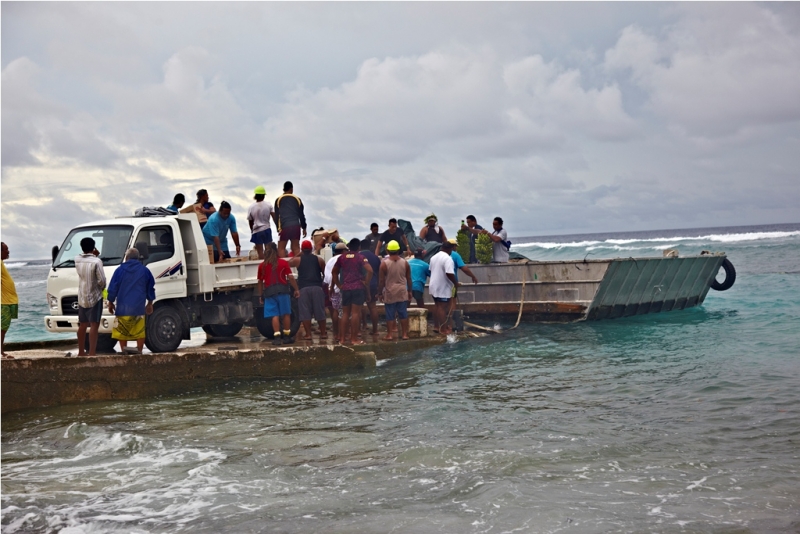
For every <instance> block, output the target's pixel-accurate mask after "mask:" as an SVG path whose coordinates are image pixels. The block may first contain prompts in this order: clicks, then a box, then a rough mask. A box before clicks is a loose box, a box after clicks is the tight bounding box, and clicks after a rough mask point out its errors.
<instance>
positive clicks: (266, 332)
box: [255, 308, 275, 339]
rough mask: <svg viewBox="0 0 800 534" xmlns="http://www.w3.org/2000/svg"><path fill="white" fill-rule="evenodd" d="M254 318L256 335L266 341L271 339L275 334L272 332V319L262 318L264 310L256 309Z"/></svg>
mask: <svg viewBox="0 0 800 534" xmlns="http://www.w3.org/2000/svg"><path fill="white" fill-rule="evenodd" d="M255 316H256V328H257V329H258V333H259V334H261V335H262V336H264V337H265V338H267V339H272V336H273V335H274V334H275V331H274V330H272V317H270V318H269V319H265V318H264V308H257V309H256V310H255Z"/></svg>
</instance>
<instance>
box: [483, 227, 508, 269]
mask: <svg viewBox="0 0 800 534" xmlns="http://www.w3.org/2000/svg"><path fill="white" fill-rule="evenodd" d="M492 228H494V231H493V232H491V233H489V231H488V230H484V231H483V232H482V233H484V234H486V235H488V236H489V238H491V240H492V263H508V249H509V247H510V243H509V242H508V233H507V232H506V230H505V228H503V219H501V218H500V217H495V218H494V220H493V221H492Z"/></svg>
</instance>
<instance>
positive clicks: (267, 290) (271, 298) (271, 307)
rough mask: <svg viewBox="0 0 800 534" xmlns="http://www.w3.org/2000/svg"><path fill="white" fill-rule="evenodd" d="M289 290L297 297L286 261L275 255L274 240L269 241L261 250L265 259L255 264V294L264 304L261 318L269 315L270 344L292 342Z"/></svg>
mask: <svg viewBox="0 0 800 534" xmlns="http://www.w3.org/2000/svg"><path fill="white" fill-rule="evenodd" d="M292 290H294V298H300V288H299V287H297V282H296V281H295V279H294V277H293V276H292V269H291V267H289V262H288V261H286V260H284V259H283V258H278V247H277V246H276V245H275V243H274V242H273V243H268V244H267V246H266V250H265V251H264V261H263V262H262V263H261V265H259V266H258V296H259V302H261V303H262V304H263V305H264V318H265V319H269V318H272V331H273V332H274V333H273V336H272V344H273V345H280V344H282V343H283V344H287V345H288V344H290V343H294V338H293V337H292V298H291V295H292ZM281 321H282V322H283V325H282V326H283V330H281Z"/></svg>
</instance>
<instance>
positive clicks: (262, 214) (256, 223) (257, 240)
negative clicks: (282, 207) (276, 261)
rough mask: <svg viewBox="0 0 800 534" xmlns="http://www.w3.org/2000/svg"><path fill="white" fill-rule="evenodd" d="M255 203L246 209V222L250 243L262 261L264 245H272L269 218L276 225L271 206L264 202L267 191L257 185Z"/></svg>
mask: <svg viewBox="0 0 800 534" xmlns="http://www.w3.org/2000/svg"><path fill="white" fill-rule="evenodd" d="M253 193H254V194H255V197H253V198H254V199H255V202H254V203H253V204H251V205H250V207H249V208H247V222H248V223H250V233H251V236H250V242H251V243H253V244H255V246H256V252H258V259H260V260H263V259H264V245H266V244H267V243H272V228H270V227H269V218H270V217H272V220H273V221H275V224H276V225H277V224H278V221H277V219H276V216H275V210H274V209H272V204H270V203H269V202H264V197H265V196H266V195H267V191H266V190H265V189H264V186H261V185H259V186H258V187H256V189H255V191H253Z"/></svg>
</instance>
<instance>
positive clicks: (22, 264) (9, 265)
mask: <svg viewBox="0 0 800 534" xmlns="http://www.w3.org/2000/svg"><path fill="white" fill-rule="evenodd" d="M26 265H28V262H27V261H12V262H9V263H6V269H16V268H18V267H25V266H26Z"/></svg>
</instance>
